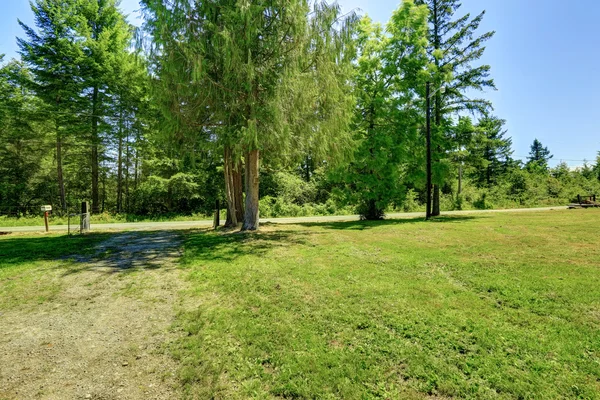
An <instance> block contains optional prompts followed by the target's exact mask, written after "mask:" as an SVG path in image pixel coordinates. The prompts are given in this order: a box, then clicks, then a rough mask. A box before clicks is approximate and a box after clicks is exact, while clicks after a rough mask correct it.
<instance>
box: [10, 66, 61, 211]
mask: <svg viewBox="0 0 600 400" xmlns="http://www.w3.org/2000/svg"><path fill="white" fill-rule="evenodd" d="M28 79H29V71H27V69H26V68H24V66H23V65H22V64H21V63H19V62H17V61H14V60H13V61H11V62H9V63H7V64H6V65H4V66H2V67H1V68H0V93H2V96H1V97H0V212H7V213H9V214H11V213H15V214H17V215H19V214H20V213H21V212H23V211H25V210H26V208H27V207H28V206H30V205H31V202H32V201H33V200H34V199H35V198H36V197H39V196H40V195H42V196H43V195H46V194H47V193H46V191H45V190H44V189H45V188H44V185H45V183H46V182H47V181H48V180H47V179H43V178H46V176H45V175H46V174H47V171H46V169H45V168H42V166H45V163H47V162H48V161H49V160H48V153H49V150H50V149H51V148H52V142H51V141H49V140H48V139H49V138H48V137H47V136H46V135H44V132H45V130H46V128H47V126H45V124H44V122H43V119H41V118H40V115H39V111H40V104H39V100H37V99H36V98H35V97H34V96H33V93H31V91H30V90H28V89H27V87H24V86H23V84H22V83H23V82H24V81H27V80H28ZM44 197H45V198H46V200H47V201H49V202H50V203H51V202H52V201H53V200H54V199H53V198H52V196H50V197H49V198H48V196H44Z"/></svg>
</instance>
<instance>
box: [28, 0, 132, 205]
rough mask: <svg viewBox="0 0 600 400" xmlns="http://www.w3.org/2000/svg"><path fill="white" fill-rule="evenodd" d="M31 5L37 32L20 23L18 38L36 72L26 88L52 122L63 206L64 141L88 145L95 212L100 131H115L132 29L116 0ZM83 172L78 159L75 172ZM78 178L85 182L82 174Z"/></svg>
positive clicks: (78, 181) (40, 0) (47, 1)
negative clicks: (111, 112) (117, 92)
mask: <svg viewBox="0 0 600 400" xmlns="http://www.w3.org/2000/svg"><path fill="white" fill-rule="evenodd" d="M31 8H32V10H33V13H34V15H35V23H36V27H37V31H36V30H34V29H33V28H31V27H28V26H27V25H25V24H23V23H21V22H20V24H21V26H22V28H23V29H24V30H25V34H26V37H27V38H26V39H21V38H19V39H17V42H18V45H19V47H20V53H21V57H22V59H23V60H24V61H25V62H26V63H27V65H28V66H29V67H30V69H31V71H32V79H31V80H30V81H29V82H28V86H29V87H31V89H32V90H33V91H34V92H35V93H36V95H37V96H38V97H39V98H40V99H42V100H43V101H44V103H45V107H46V110H45V111H46V112H47V113H48V114H49V115H52V119H53V122H54V130H55V134H56V160H57V162H56V164H57V175H58V186H59V192H60V203H61V208H62V209H66V207H67V196H66V190H65V178H64V171H63V151H64V149H63V145H65V144H69V143H68V142H69V141H70V139H76V140H77V142H78V143H71V144H69V145H70V146H74V147H77V146H81V145H85V144H88V145H89V149H90V159H89V166H90V170H91V197H92V212H94V213H97V212H98V211H99V210H100V198H99V175H100V163H101V162H102V161H103V160H104V159H105V157H104V156H103V155H102V148H101V146H102V142H103V139H102V133H105V134H108V133H109V131H110V130H111V129H110V126H109V121H107V114H108V109H109V108H110V104H109V103H110V102H111V101H112V100H113V99H114V97H112V96H113V95H114V93H113V89H114V88H115V87H116V86H117V83H118V82H119V80H120V79H122V76H121V72H122V70H121V63H122V61H123V59H124V57H123V55H124V54H127V53H128V47H129V45H130V41H131V29H130V26H129V25H128V24H127V23H126V22H125V17H124V16H123V15H122V14H121V13H120V11H119V10H118V8H117V6H116V1H115V0H65V1H62V2H55V1H50V0H37V1H36V2H35V3H32V4H31ZM85 125H87V126H85ZM82 172H83V170H82V168H81V164H80V163H78V168H76V169H74V173H75V174H77V175H79V174H81V173H82ZM75 181H76V185H78V186H83V182H84V180H83V179H82V178H81V176H77V179H75ZM80 191H81V190H80ZM85 192H87V191H85Z"/></svg>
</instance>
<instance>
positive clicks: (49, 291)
mask: <svg viewBox="0 0 600 400" xmlns="http://www.w3.org/2000/svg"><path fill="white" fill-rule="evenodd" d="M105 238H106V235H105V234H91V235H86V236H66V235H57V234H46V235H39V234H38V235H31V234H29V235H22V234H12V235H6V236H0V310H3V309H8V308H12V307H15V306H17V305H18V306H35V305H36V304H40V303H44V302H46V301H48V300H51V299H52V298H53V296H54V295H56V294H57V293H58V292H59V291H60V289H61V280H60V272H64V271H67V270H68V268H70V267H71V264H72V262H70V261H69V260H68V256H70V255H74V254H86V253H89V252H91V251H92V249H93V247H94V245H95V244H96V243H98V242H99V241H101V240H103V239H105ZM57 272H58V273H57Z"/></svg>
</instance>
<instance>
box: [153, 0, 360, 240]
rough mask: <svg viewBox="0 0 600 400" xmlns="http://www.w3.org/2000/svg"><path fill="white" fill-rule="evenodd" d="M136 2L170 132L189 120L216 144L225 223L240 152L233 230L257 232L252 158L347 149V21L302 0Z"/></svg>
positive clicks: (326, 154) (326, 155)
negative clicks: (240, 214)
mask: <svg viewBox="0 0 600 400" xmlns="http://www.w3.org/2000/svg"><path fill="white" fill-rule="evenodd" d="M142 3H143V6H144V9H145V14H146V29H147V31H148V32H149V33H150V34H151V36H152V39H153V41H154V51H153V54H154V56H155V57H154V59H153V60H154V65H155V66H154V68H155V71H156V73H157V75H158V77H159V79H160V80H161V81H162V82H161V85H162V86H163V89H164V90H163V93H166V94H165V96H166V98H167V99H168V101H164V102H163V104H166V105H167V107H164V111H166V112H165V115H166V116H167V118H169V119H171V120H172V121H173V125H174V128H175V129H174V130H175V131H177V130H178V129H179V128H181V126H182V124H181V123H182V122H185V121H189V122H191V124H192V126H196V127H197V128H196V129H195V132H196V133H197V134H201V135H203V136H207V137H211V138H215V139H216V140H217V141H218V143H219V144H220V145H221V146H222V148H223V149H224V159H225V160H224V161H225V168H224V170H225V178H226V179H225V182H226V192H227V193H228V195H227V199H228V213H229V217H228V219H231V220H233V216H234V215H236V208H237V207H236V201H235V199H236V198H238V197H241V196H240V195H236V193H235V192H236V190H235V186H236V185H235V181H238V182H239V180H240V178H241V175H237V178H236V177H235V175H234V174H233V171H235V170H236V169H237V170H238V171H239V161H240V160H241V159H242V158H243V160H244V163H245V184H244V186H245V192H246V201H245V213H244V223H243V227H242V229H243V230H255V229H257V228H258V198H259V160H260V158H261V154H263V157H264V156H265V155H268V157H267V160H269V159H271V158H275V159H284V158H290V157H293V156H294V155H295V154H297V153H299V152H300V150H303V153H302V154H303V155H305V154H306V151H307V150H314V151H316V152H317V153H315V156H316V157H323V159H329V160H332V159H334V158H335V156H336V155H338V154H340V153H341V152H342V151H343V150H344V149H345V148H347V146H346V143H347V142H348V141H349V140H348V134H347V132H348V129H347V124H348V120H349V116H350V106H351V102H350V101H349V100H350V97H349V95H348V92H349V90H348V87H347V78H348V76H347V74H348V71H349V59H348V58H347V57H346V56H345V55H344V54H345V51H346V49H347V43H348V41H349V39H350V36H351V25H352V24H351V21H347V22H344V21H341V20H340V9H339V7H337V6H328V5H326V4H325V3H323V4H321V3H318V4H315V6H314V8H313V9H312V10H311V9H310V7H309V3H308V2H307V1H305V0H293V1H290V0H274V1H273V0H269V1H267V0H260V1H253V2H248V1H243V2H240V1H233V0H221V1H215V2H196V3H190V2H188V1H179V0H177V1H174V2H173V3H172V4H170V5H168V6H167V5H165V4H163V2H161V1H157V0H144V1H143V2H142ZM336 27H341V28H340V29H336ZM192 98H193V100H192V101H189V102H188V101H186V100H187V99H192ZM189 128H190V127H184V129H182V130H181V131H182V132H184V133H186V132H187V133H189V132H190V129H189ZM232 187H233V188H232ZM239 193H240V194H241V192H239ZM234 222H235V221H234Z"/></svg>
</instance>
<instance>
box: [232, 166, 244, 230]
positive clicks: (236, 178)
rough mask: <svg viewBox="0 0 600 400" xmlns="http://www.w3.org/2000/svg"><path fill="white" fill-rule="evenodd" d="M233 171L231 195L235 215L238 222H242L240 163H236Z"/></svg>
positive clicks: (242, 200)
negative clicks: (233, 200) (233, 199)
mask: <svg viewBox="0 0 600 400" xmlns="http://www.w3.org/2000/svg"><path fill="white" fill-rule="evenodd" d="M234 165H235V168H234V169H233V195H234V198H235V215H236V217H237V220H238V221H243V220H244V195H243V193H244V183H243V182H242V169H243V166H242V162H241V161H238V162H237V163H236V164H234Z"/></svg>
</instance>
